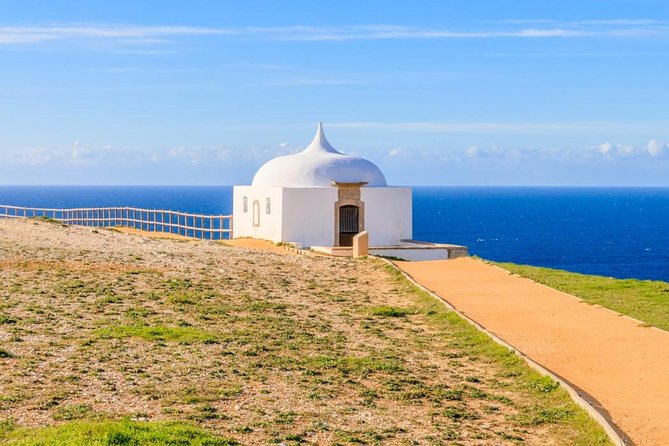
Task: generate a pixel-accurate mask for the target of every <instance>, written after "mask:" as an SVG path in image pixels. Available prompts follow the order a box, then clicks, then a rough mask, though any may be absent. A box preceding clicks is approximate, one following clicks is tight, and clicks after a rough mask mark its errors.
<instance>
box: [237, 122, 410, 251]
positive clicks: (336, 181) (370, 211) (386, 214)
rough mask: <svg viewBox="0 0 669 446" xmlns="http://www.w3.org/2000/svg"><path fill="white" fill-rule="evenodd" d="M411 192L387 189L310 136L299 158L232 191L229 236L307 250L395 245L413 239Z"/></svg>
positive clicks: (375, 173)
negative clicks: (360, 242)
mask: <svg viewBox="0 0 669 446" xmlns="http://www.w3.org/2000/svg"><path fill="white" fill-rule="evenodd" d="M411 222H412V210H411V188H408V187H389V186H388V185H387V184H386V179H385V177H384V176H383V173H382V172H381V170H380V169H379V168H378V167H377V166H376V165H375V164H374V163H372V162H371V161H368V160H366V159H364V158H360V157H357V156H351V155H346V154H343V153H341V152H339V151H337V150H336V149H335V148H334V147H332V146H331V145H330V143H329V142H328V140H327V139H326V138H325V134H324V132H323V125H322V124H319V125H318V129H317V130H316V136H314V139H313V141H312V142H311V144H309V146H308V147H307V148H306V149H304V150H303V151H302V152H299V153H296V154H293V155H286V156H280V157H277V158H274V159H272V160H270V161H268V162H267V163H265V164H264V165H263V166H262V167H260V169H258V172H256V174H255V176H254V177H253V182H252V184H251V186H235V187H234V198H233V225H232V228H233V237H235V238H238V237H253V238H258V239H265V240H271V241H273V242H290V243H295V244H296V245H297V246H299V247H302V248H306V247H314V246H322V247H340V246H342V247H343V246H351V245H352V241H353V236H354V235H355V234H357V233H359V232H361V231H367V232H368V233H369V244H370V246H384V245H385V246H387V245H399V244H400V243H401V241H402V240H407V239H411V236H412V228H411Z"/></svg>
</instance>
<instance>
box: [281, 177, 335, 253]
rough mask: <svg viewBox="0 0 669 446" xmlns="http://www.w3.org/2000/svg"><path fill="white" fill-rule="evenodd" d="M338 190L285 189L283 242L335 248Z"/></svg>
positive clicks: (318, 188) (313, 188)
mask: <svg viewBox="0 0 669 446" xmlns="http://www.w3.org/2000/svg"><path fill="white" fill-rule="evenodd" d="M336 201H337V188H334V187H300V188H297V187H296V188H284V189H283V204H284V208H283V226H282V232H283V236H282V237H283V240H284V241H287V242H299V243H301V244H302V246H303V247H307V246H332V245H334V231H335V229H334V204H335V202H336Z"/></svg>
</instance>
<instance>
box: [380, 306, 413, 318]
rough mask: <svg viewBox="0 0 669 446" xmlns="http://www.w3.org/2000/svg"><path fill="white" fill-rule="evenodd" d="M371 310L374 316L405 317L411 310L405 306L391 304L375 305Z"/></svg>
mask: <svg viewBox="0 0 669 446" xmlns="http://www.w3.org/2000/svg"><path fill="white" fill-rule="evenodd" d="M371 312H372V314H373V315H374V316H383V317H404V316H406V315H407V314H409V311H408V310H406V309H404V308H398V307H392V306H390V305H379V306H378V307H373V308H372V309H371Z"/></svg>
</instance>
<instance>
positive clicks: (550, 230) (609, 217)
mask: <svg viewBox="0 0 669 446" xmlns="http://www.w3.org/2000/svg"><path fill="white" fill-rule="evenodd" d="M413 196H414V201H413V233H414V238H415V239H416V240H425V241H432V242H445V243H455V244H461V245H466V246H468V247H469V250H470V253H471V254H474V255H478V256H481V257H483V258H486V259H490V260H498V261H508V262H515V263H524V264H530V265H538V266H547V267H551V268H561V269H566V270H569V271H576V272H582V273H586V274H598V275H604V276H612V277H620V278H639V279H656V280H665V281H669V188H566V187H564V188H543V187H523V188H505V187H502V188H496V187H416V188H414V189H413ZM0 204H10V205H18V206H31V207H49V208H71V207H102V206H133V207H142V208H150V209H170V210H178V211H185V212H194V213H203V214H230V213H231V212H232V187H231V186H48V187H45V186H0Z"/></svg>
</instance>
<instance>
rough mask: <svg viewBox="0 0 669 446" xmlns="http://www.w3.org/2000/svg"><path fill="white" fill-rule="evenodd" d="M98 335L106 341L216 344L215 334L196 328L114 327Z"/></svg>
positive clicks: (103, 330)
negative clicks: (136, 340) (140, 340)
mask: <svg viewBox="0 0 669 446" xmlns="http://www.w3.org/2000/svg"><path fill="white" fill-rule="evenodd" d="M97 334H98V335H99V336H100V337H102V338H105V339H109V338H115V339H124V338H133V337H134V338H139V339H144V340H145V341H154V342H155V341H162V342H166V341H169V342H178V343H181V344H194V343H196V342H203V343H206V344H211V343H215V342H216V336H215V335H214V334H213V333H210V332H207V331H205V330H201V329H199V328H195V327H168V326H165V325H154V326H149V325H114V326H110V327H103V328H99V329H98V330H97Z"/></svg>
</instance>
